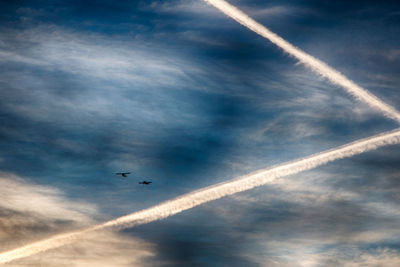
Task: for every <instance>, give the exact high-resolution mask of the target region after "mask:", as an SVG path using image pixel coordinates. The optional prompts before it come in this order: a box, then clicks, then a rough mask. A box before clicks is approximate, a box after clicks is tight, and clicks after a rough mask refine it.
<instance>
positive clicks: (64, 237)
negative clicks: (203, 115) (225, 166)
mask: <svg viewBox="0 0 400 267" xmlns="http://www.w3.org/2000/svg"><path fill="white" fill-rule="evenodd" d="M399 143H400V129H397V130H395V131H391V132H386V133H383V134H380V135H376V136H373V137H369V138H365V139H361V140H358V141H355V142H353V143H349V144H346V145H343V146H340V147H337V148H334V149H331V150H327V151H324V152H321V153H318V154H314V155H311V156H308V157H305V158H302V159H298V160H294V161H290V162H287V163H283V164H280V165H277V166H273V167H271V168H268V169H263V170H259V171H257V172H254V173H251V174H248V175H245V176H241V177H238V178H236V179H232V180H230V181H227V182H223V183H220V184H216V185H213V186H209V187H206V188H203V189H200V190H198V191H194V192H191V193H188V194H185V195H182V196H180V197H178V198H176V199H173V200H170V201H166V202H164V203H161V204H159V205H156V206H153V207H151V208H148V209H145V210H142V211H138V212H134V213H132V214H129V215H126V216H123V217H120V218H117V219H115V220H111V221H108V222H106V223H103V224H100V225H96V226H93V227H90V228H87V229H85V230H82V231H77V232H72V233H66V234H61V235H57V236H54V237H52V238H49V239H45V240H42V241H39V242H36V243H32V244H30V245H26V246H24V247H20V248H17V249H14V250H10V251H7V252H3V253H1V254H0V263H6V262H10V261H13V260H16V259H19V258H23V257H28V256H31V255H34V254H37V253H40V252H43V251H46V250H49V249H54V248H57V247H61V246H64V245H67V244H69V243H72V242H74V241H76V240H78V239H79V238H81V237H82V236H83V235H84V234H85V233H88V232H92V231H96V230H101V229H105V228H111V227H119V228H127V227H132V226H135V225H140V224H145V223H149V222H152V221H156V220H160V219H163V218H166V217H169V216H172V215H174V214H177V213H180V212H182V211H185V210H188V209H191V208H193V207H196V206H198V205H201V204H204V203H206V202H209V201H212V200H216V199H219V198H222V197H225V196H229V195H233V194H235V193H238V192H242V191H246V190H249V189H252V188H255V187H257V186H261V185H264V184H266V183H268V182H271V181H273V180H274V179H276V178H279V177H284V176H288V175H293V174H296V173H299V172H302V171H306V170H310V169H313V168H315V167H318V166H320V165H323V164H326V163H328V162H331V161H334V160H337V159H342V158H346V157H351V156H354V155H357V154H360V153H363V152H367V151H370V150H374V149H377V148H379V147H382V146H386V145H390V144H399Z"/></svg>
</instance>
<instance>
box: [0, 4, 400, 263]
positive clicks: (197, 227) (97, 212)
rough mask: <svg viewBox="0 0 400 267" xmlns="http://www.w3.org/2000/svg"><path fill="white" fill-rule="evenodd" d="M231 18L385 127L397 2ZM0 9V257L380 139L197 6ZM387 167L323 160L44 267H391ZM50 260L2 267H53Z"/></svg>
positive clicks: (390, 150) (397, 101) (282, 60)
mask: <svg viewBox="0 0 400 267" xmlns="http://www.w3.org/2000/svg"><path fill="white" fill-rule="evenodd" d="M231 3H232V4H234V5H236V6H238V7H239V8H241V9H242V10H243V11H245V12H246V13H248V14H249V15H250V16H252V17H253V18H255V19H256V20H257V21H259V22H260V23H262V24H264V25H265V26H267V27H268V28H270V29H271V30H272V31H274V32H276V33H277V34H279V35H281V36H282V37H283V38H285V39H287V40H288V41H289V42H291V43H293V44H294V45H296V46H298V47H300V48H301V49H303V50H304V51H306V52H308V53H310V54H312V55H314V56H315V57H317V58H319V59H321V60H323V61H325V62H326V63H328V64H329V65H331V66H332V67H334V68H336V69H338V70H339V71H340V72H342V73H343V74H345V75H346V76H347V77H349V78H350V79H352V80H354V81H355V82H356V83H358V84H360V85H361V86H363V87H365V88H367V89H368V90H369V91H371V92H372V93H374V94H375V95H377V96H378V97H380V98H381V99H382V100H383V101H385V102H387V103H389V104H390V105H392V106H394V107H395V108H397V109H398V110H399V109H400V96H399V94H398V84H399V82H400V80H399V79H400V78H399V77H400V75H399V71H400V48H399V45H400V43H399V42H400V37H399V36H400V32H399V31H400V27H399V26H400V25H399V24H400V5H399V3H397V1H385V2H384V3H377V2H376V1H352V2H351V3H348V2H347V1H268V2H265V1H254V0H251V1H250V0H247V1H231ZM0 5H1V8H0V10H1V11H0V21H1V23H0V25H1V26H0V70H1V71H0V118H1V124H0V171H1V182H2V183H3V184H4V185H7V184H9V185H10V188H13V190H11V189H9V188H8V189H7V186H4V187H3V189H0V191H1V190H3V191H2V194H1V196H0V199H1V200H2V201H1V202H2V203H8V204H0V244H4V245H2V246H1V247H3V246H4V247H6V248H12V247H16V246H17V244H21V243H26V242H29V241H31V240H37V239H40V238H44V237H46V236H49V235H50V234H52V233H56V232H61V231H66V230H69V229H79V228H82V227H84V226H86V225H90V224H93V223H95V222H102V221H105V220H107V219H111V218H115V217H117V216H121V215H124V214H127V213H130V212H132V211H136V210H140V209H143V208H146V207H150V206H152V205H154V204H157V203H159V202H161V201H164V200H168V199H170V198H173V197H176V196H179V195H180V194H183V193H187V192H190V191H191V190H195V189H198V188H201V187H204V186H208V185H212V184H214V183H218V182H221V181H225V180H228V179H230V178H233V177H236V176H239V175H242V174H246V173H249V172H251V171H255V170H257V169H260V168H265V167H268V166H271V165H274V164H278V163H282V162H285V161H288V160H292V159H296V158H298V157H302V156H307V155H310V154H312V153H317V152H319V151H322V150H325V149H329V148H333V147H335V146H338V145H342V144H345V143H347V142H351V141H354V140H357V139H360V138H364V137H368V136H370V135H373V134H377V133H380V132H382V131H387V130H391V129H394V128H396V127H397V126H396V124H395V122H393V121H390V120H389V119H387V118H385V117H384V116H382V115H381V114H379V113H378V112H376V111H374V110H371V109H370V108H369V107H368V106H366V105H365V104H363V103H360V102H357V101H356V100H354V99H353V98H352V97H351V96H349V95H348V94H347V93H345V92H344V90H343V89H342V88H339V87H336V86H334V85H331V84H330V83H329V82H328V81H326V80H324V79H323V78H321V77H319V76H317V75H316V74H314V73H312V72H311V71H310V70H308V69H306V68H305V67H304V66H302V65H300V64H298V63H297V61H296V60H294V59H293V58H291V57H289V56H287V55H285V54H284V53H283V52H282V51H280V50H279V49H278V48H277V47H275V46H274V45H273V44H271V43H269V42H268V41H267V40H265V39H263V38H262V37H260V36H258V35H256V34H255V33H253V32H251V31H249V30H248V29H246V28H244V27H242V26H241V25H239V24H237V23H236V22H234V21H233V20H231V19H229V18H227V17H226V16H225V15H223V14H221V13H219V12H218V11H217V10H216V9H214V8H213V7H211V6H208V5H207V4H205V3H204V2H203V1H132V2H128V1H124V2H116V1H96V2H93V1H34V2H32V1H12V2H11V1H7V2H3V3H1V4H0ZM399 153H400V151H399V147H398V146H391V147H386V148H383V149H379V150H377V151H375V152H369V153H367V154H363V155H360V156H356V157H353V158H350V159H346V160H340V161H337V162H335V163H330V164H328V165H327V166H324V167H321V168H318V169H315V170H313V171H308V172H305V173H302V174H300V175H296V176H293V177H289V178H285V179H280V180H279V181H276V182H275V183H273V184H271V185H268V186H265V187H262V188H258V189H256V190H252V191H249V192H244V193H240V194H237V195H235V196H232V197H227V198H224V199H221V200H218V201H215V202H212V203H209V204H206V205H204V206H201V207H197V208H195V209H193V210H190V211H186V212H184V213H182V214H179V215H177V216H175V217H171V218H168V219H166V220H163V221H159V222H154V223H150V224H148V225H143V226H140V227H137V228H132V229H129V230H124V231H122V232H119V233H103V234H104V235H108V236H107V237H106V238H109V239H110V240H111V239H113V240H115V242H113V243H112V244H104V246H100V245H99V244H100V243H99V242H97V241H96V240H97V239H98V238H99V237H93V238H94V239H95V240H94V241H92V243H90V242H91V241H90V239H88V240H86V241H85V242H88V244H90V245H87V246H84V248H82V247H80V248H79V249H75V250H74V249H73V248H69V250H68V248H67V249H64V250H62V249H61V250H60V251H59V252H52V253H64V254H63V255H64V257H67V259H68V262H69V266H71V265H72V266H74V265H73V264H75V266H85V264H86V266H87V265H88V264H91V265H93V266H99V265H98V264H99V262H103V263H104V259H94V256H93V257H92V258H91V259H87V258H85V257H84V256H82V254H79V253H77V252H76V251H77V250H87V253H86V254H85V255H96V253H95V252H96V251H100V254H104V250H106V251H113V252H110V253H114V254H115V255H114V254H113V255H114V256H115V257H110V258H112V259H117V258H118V259H119V260H118V261H117V260H116V261H115V262H106V263H104V264H105V266H110V265H112V266H118V265H117V262H120V263H121V262H123V263H124V264H126V262H127V264H130V263H131V265H132V266H137V265H138V266H146V265H147V266H188V265H191V266H227V265H228V266H296V264H297V266H327V265H328V266H337V265H339V266H346V264H347V265H348V266H361V265H362V264H364V263H365V264H367V263H368V264H371V266H379V264H381V265H387V264H389V263H391V264H396V263H399V262H400V258H399V257H398V252H399V246H400V243H399V242H400V239H399V232H398V230H397V228H398V227H397V225H398V224H399V223H400V213H399V212H400V211H399V209H398V204H399V202H400V195H399V189H400V184H399V182H398V180H399V166H400V164H399V162H398V158H399V157H398V155H399ZM122 170H126V171H131V172H132V174H131V175H130V176H129V178H128V179H121V178H118V177H116V176H115V175H114V173H115V172H118V171H122ZM143 179H146V180H152V181H153V184H152V185H151V186H147V187H144V186H139V184H138V181H140V180H143ZM29 192H30V193H29ZM13 201H14V202H13ZM9 203H13V205H10V204H9ZM41 205H45V206H44V207H52V209H56V210H57V209H59V210H61V211H63V212H55V213H54V214H53V213H51V209H50V208H49V213H48V214H47V213H46V212H42V210H43V208H41ZM57 207H58V208H57ZM39 226H40V227H39ZM13 236H14V237H15V236H18V238H17V239H16V238H11V237H13ZM96 238H97V239H96ZM102 238H103V237H102ZM126 244H130V245H129V246H128V245H126ZM111 247H112V248H113V249H115V250H112V249H111ZM121 247H124V248H125V249H124V250H121V249H120V248H121ZM131 247H132V249H133V250H135V251H137V254H132V253H131V252H130V251H131V250H130V249H127V248H131ZM137 247H140V248H141V249H140V250H138V249H137ZM91 253H93V254H91ZM43 255H46V254H43ZM51 255H54V254H47V256H42V257H33V258H31V259H29V258H27V259H24V260H23V261H22V262H19V263H17V264H20V265H16V266H25V265H24V264H26V265H27V264H32V263H33V264H38V262H40V263H41V264H43V266H60V265H59V264H60V263H59V262H54V261H52V260H50V259H52V258H54V257H51ZM43 257H44V258H45V259H43ZM77 258H79V259H80V260H79V261H78V260H77ZM63 264H65V263H63ZM79 264H81V265H79ZM107 264H108V265H107ZM351 264H353V265H351ZM374 264H375V265H374ZM10 266H13V265H10ZM121 266H122V265H121ZM124 266H126V265H124ZM128 266H129V265H128Z"/></svg>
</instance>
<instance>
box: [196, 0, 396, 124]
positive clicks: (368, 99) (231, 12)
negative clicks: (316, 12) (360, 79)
mask: <svg viewBox="0 0 400 267" xmlns="http://www.w3.org/2000/svg"><path fill="white" fill-rule="evenodd" d="M204 1H206V2H207V3H209V4H211V5H213V6H214V7H216V8H217V9H219V10H220V11H221V12H223V13H224V14H225V15H227V16H229V17H231V18H232V19H234V20H236V21H237V22H239V23H240V24H242V25H243V26H245V27H247V28H249V29H250V30H252V31H254V32H256V33H258V34H259V35H261V36H262V37H264V38H267V39H268V40H270V41H271V42H272V43H274V44H276V45H277V46H278V47H280V48H281V49H282V50H283V51H285V52H286V53H288V54H289V55H291V56H294V57H295V58H297V59H298V60H299V61H300V62H301V63H303V64H304V65H306V66H307V67H309V68H310V69H311V70H313V71H314V72H316V73H318V74H320V75H322V76H323V77H325V78H327V79H328V80H329V81H331V82H332V83H334V84H336V85H340V86H342V87H343V88H344V89H346V91H347V92H348V93H350V94H351V95H353V96H354V97H355V98H356V99H358V100H361V101H364V102H365V103H367V104H368V105H369V106H371V107H372V108H374V109H377V110H380V111H381V112H382V113H383V114H384V115H385V116H387V117H388V118H391V119H393V120H396V121H397V122H399V123H400V113H399V112H398V111H397V110H396V109H395V108H393V107H391V106H390V105H388V104H386V103H384V102H382V101H381V100H380V99H379V98H377V97H376V96H374V95H373V94H371V93H369V92H368V91H367V90H365V89H364V88H362V87H361V86H359V85H357V84H355V83H354V82H353V81H351V80H349V79H348V78H346V77H345V76H344V75H343V74H341V73H340V72H338V71H337V70H335V69H333V68H331V67H329V66H328V65H326V64H325V63H324V62H322V61H320V60H318V59H316V58H315V57H313V56H311V55H309V54H307V53H305V52H304V51H302V50H301V49H299V48H297V47H295V46H294V45H292V44H290V43H289V42H287V41H285V40H284V39H282V37H280V36H278V35H277V34H275V33H273V32H271V31H270V30H269V29H267V28H266V27H264V26H263V25H261V24H260V23H258V22H256V21H255V20H253V19H252V18H250V17H249V16H248V15H246V14H245V13H243V12H242V11H241V10H239V9H237V8H236V7H234V6H232V5H231V4H229V3H227V2H225V1H223V0H204Z"/></svg>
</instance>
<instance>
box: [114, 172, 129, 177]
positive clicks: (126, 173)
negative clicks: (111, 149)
mask: <svg viewBox="0 0 400 267" xmlns="http://www.w3.org/2000/svg"><path fill="white" fill-rule="evenodd" d="M128 174H131V173H130V172H117V173H115V175H121V176H122V177H128Z"/></svg>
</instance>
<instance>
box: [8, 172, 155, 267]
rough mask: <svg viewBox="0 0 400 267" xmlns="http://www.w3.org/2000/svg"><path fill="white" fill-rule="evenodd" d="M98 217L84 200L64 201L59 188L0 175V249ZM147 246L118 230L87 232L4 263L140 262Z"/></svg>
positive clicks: (149, 249) (150, 253)
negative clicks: (63, 244)
mask: <svg viewBox="0 0 400 267" xmlns="http://www.w3.org/2000/svg"><path fill="white" fill-rule="evenodd" d="M96 217H102V216H101V215H100V214H99V212H98V209H97V208H96V207H95V206H93V205H90V204H87V203H84V202H80V201H77V200H70V199H68V198H67V197H66V196H65V195H64V194H63V193H62V192H61V191H60V190H58V189H55V188H52V187H49V186H42V185H36V184H32V183H29V182H28V181H26V180H24V179H22V178H20V177H17V176H15V175H11V174H8V173H2V174H1V176H0V243H1V249H2V251H6V250H9V249H12V248H14V247H17V246H20V245H23V244H26V243H29V242H32V241H34V240H40V239H43V238H46V237H47V236H49V235H52V234H55V233H59V232H64V231H69V230H72V229H80V228H83V227H86V226H88V225H91V224H93V223H95V221H94V219H93V218H96ZM153 255H154V249H153V246H152V245H151V244H150V243H148V242H146V241H144V240H141V239H139V238H135V237H132V236H124V235H123V234H121V233H114V232H110V231H101V232H96V233H91V234H89V235H87V236H85V238H83V239H82V240H80V241H79V242H76V243H75V244H71V245H68V246H66V247H64V248H61V249H58V250H53V251H48V252H45V253H43V254H41V255H37V256H33V257H29V258H26V259H22V260H18V261H15V262H12V263H9V264H7V266H18V267H24V266H54V267H55V266H75V267H83V266H100V267H102V266H104V267H106V266H145V262H144V260H145V259H146V258H147V257H151V256H153Z"/></svg>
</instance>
